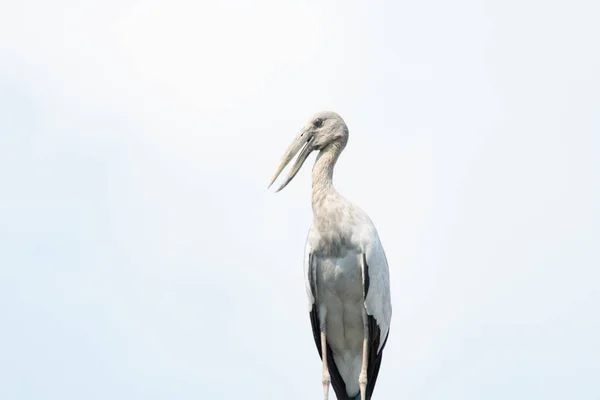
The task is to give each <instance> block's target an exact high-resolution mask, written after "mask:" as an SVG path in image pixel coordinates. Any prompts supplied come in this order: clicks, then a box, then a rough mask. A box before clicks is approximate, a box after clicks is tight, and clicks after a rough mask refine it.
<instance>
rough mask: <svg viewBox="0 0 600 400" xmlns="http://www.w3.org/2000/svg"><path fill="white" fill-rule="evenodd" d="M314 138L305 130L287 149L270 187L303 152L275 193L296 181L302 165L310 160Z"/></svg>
mask: <svg viewBox="0 0 600 400" xmlns="http://www.w3.org/2000/svg"><path fill="white" fill-rule="evenodd" d="M312 138H313V137H312V136H311V135H309V132H307V131H306V130H304V129H303V130H302V132H300V134H299V135H298V136H297V137H296V139H295V140H294V141H293V142H292V144H291V145H290V147H289V148H288V149H287V151H286V152H285V154H284V155H283V157H282V158H281V163H280V164H279V167H278V168H277V171H275V174H274V175H273V177H272V178H271V182H270V183H269V187H271V185H273V182H275V180H276V179H277V177H278V176H279V174H281V171H283V169H284V168H285V167H286V165H288V164H289V163H290V161H292V159H293V158H294V156H295V155H296V154H297V153H298V152H299V151H300V149H302V151H301V152H300V155H299V156H298V158H297V159H296V162H295V163H294V166H293V167H292V169H291V170H290V172H289V174H288V176H287V177H286V178H285V181H284V182H283V183H282V184H281V186H279V189H277V190H276V191H275V193H277V192H279V191H280V190H282V189H283V188H284V187H286V186H287V185H288V183H290V182H291V181H292V179H294V177H295V176H296V174H297V173H298V171H300V168H301V167H302V164H304V161H306V159H307V158H308V156H309V155H310V153H311V152H312V151H313V148H312V146H311V143H312ZM302 146H304V148H302Z"/></svg>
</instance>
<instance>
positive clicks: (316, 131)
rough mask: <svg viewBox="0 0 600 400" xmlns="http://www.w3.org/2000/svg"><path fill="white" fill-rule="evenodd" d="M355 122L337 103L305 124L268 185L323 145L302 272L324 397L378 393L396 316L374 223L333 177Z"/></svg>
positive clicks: (364, 397) (364, 398) (342, 399)
mask: <svg viewBox="0 0 600 400" xmlns="http://www.w3.org/2000/svg"><path fill="white" fill-rule="evenodd" d="M348 136H349V130H348V126H347V125H346V123H345V121H344V120H343V119H342V117H341V116H340V115H339V114H337V113H335V112H333V111H322V112H318V113H316V114H315V115H313V116H312V118H310V120H309V121H308V122H307V123H306V124H304V126H303V127H302V129H300V132H299V133H298V134H297V136H296V138H295V139H294V141H293V142H292V143H291V145H290V146H289V147H288V149H287V151H286V152H285V153H284V155H283V157H282V159H281V162H280V164H279V167H278V168H277V170H276V172H275V174H274V175H273V177H272V178H271V181H270V183H269V188H270V187H271V186H272V185H273V183H274V182H275V181H276V180H277V178H278V177H279V175H280V174H281V172H282V171H283V169H284V168H285V167H286V166H287V165H288V164H290V161H292V159H293V158H294V156H296V155H297V154H298V153H299V154H298V157H297V158H296V161H295V163H294V164H293V166H292V167H291V169H290V170H289V173H288V175H287V177H286V178H285V180H284V181H283V182H282V183H281V185H280V186H279V188H278V189H277V190H276V192H275V193H277V192H279V191H281V190H282V189H284V188H285V187H286V186H287V185H288V184H289V183H290V182H291V180H292V179H294V177H295V176H296V174H297V173H298V171H299V170H300V169H301V167H302V165H303V164H304V162H305V161H306V159H307V158H308V156H309V155H310V154H311V153H312V152H313V151H317V152H318V155H317V157H316V160H315V163H314V166H313V169H312V211H313V213H312V215H313V218H312V224H311V226H310V229H309V232H308V236H307V239H306V244H305V249H304V268H303V274H304V280H305V288H306V295H307V297H308V311H309V318H310V323H311V327H312V332H313V337H314V341H315V345H316V347H317V351H318V353H319V356H320V358H321V362H322V368H323V369H322V380H321V381H322V384H323V396H324V399H325V400H328V397H329V387H330V384H331V386H332V387H333V390H334V392H335V395H336V397H337V399H338V400H369V399H371V397H372V395H373V390H374V388H375V383H376V381H377V376H378V374H379V368H380V365H381V360H382V356H383V350H384V348H385V345H386V343H387V339H388V334H389V330H390V323H391V317H392V304H391V297H390V278H389V268H388V263H387V258H386V255H385V252H384V250H383V245H382V243H381V240H380V238H379V234H378V232H377V229H376V228H375V225H374V224H373V222H372V221H371V219H370V218H369V216H368V215H367V214H366V213H365V212H364V211H363V210H362V209H360V208H359V207H358V206H356V205H355V204H353V203H352V202H350V201H349V200H347V199H345V198H344V197H343V196H342V195H340V194H339V193H338V191H337V190H336V189H335V187H334V185H333V172H334V167H335V164H336V162H337V160H338V158H339V156H340V154H341V153H342V151H343V150H344V148H345V147H346V144H347V143H348Z"/></svg>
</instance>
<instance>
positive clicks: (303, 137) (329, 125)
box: [269, 111, 348, 192]
mask: <svg viewBox="0 0 600 400" xmlns="http://www.w3.org/2000/svg"><path fill="white" fill-rule="evenodd" d="M347 142H348V127H347V126H346V123H345V122H344V120H343V119H342V117H340V116H339V115H338V114H336V113H334V112H332V111H323V112H320V113H317V114H315V115H314V116H313V117H312V118H311V119H310V120H309V121H308V122H307V123H306V124H305V125H304V127H303V128H302V129H301V130H300V132H299V133H298V135H297V136H296V139H294V141H293V142H292V144H291V145H290V147H289V148H288V149H287V151H286V152H285V154H284V155H283V157H282V158H281V163H280V164H279V167H278V168H277V171H275V174H274V175H273V177H272V178H271V182H270V183H269V187H271V185H272V184H273V182H275V179H277V177H278V176H279V174H281V171H283V169H284V168H285V167H286V165H288V164H289V163H290V161H292V159H293V158H294V156H295V155H296V154H298V152H300V154H299V155H298V158H297V159H296V162H295V163H294V166H293V167H292V169H291V170H290V172H289V174H288V176H287V178H286V179H285V181H284V182H283V183H282V184H281V186H280V187H279V189H277V192H279V191H280V190H282V189H283V188H284V187H286V186H287V185H288V183H290V182H291V180H292V179H294V177H295V176H296V174H297V173H298V171H300V168H301V167H302V164H304V161H306V159H307V158H308V156H309V155H310V153H312V152H313V151H314V150H319V151H326V150H327V149H328V148H332V147H333V146H336V147H337V148H338V151H341V150H342V149H343V148H344V147H345V146H346V143H347ZM300 150H302V151H300Z"/></svg>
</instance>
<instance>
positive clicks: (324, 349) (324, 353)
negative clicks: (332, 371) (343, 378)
mask: <svg viewBox="0 0 600 400" xmlns="http://www.w3.org/2000/svg"><path fill="white" fill-rule="evenodd" d="M321 355H322V357H323V396H324V398H325V400H328V399H329V382H331V379H330V377H329V369H328V368H327V338H326V337H325V329H323V330H321Z"/></svg>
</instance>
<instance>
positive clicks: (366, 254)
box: [363, 229, 392, 351]
mask: <svg viewBox="0 0 600 400" xmlns="http://www.w3.org/2000/svg"><path fill="white" fill-rule="evenodd" d="M363 265H364V268H365V273H366V277H367V278H368V279H366V280H367V281H368V282H367V283H368V287H366V288H365V289H366V292H367V293H366V298H365V307H366V309H367V314H369V315H370V316H372V317H373V318H375V321H376V323H377V326H378V327H379V329H380V330H381V334H380V337H379V347H378V348H377V351H381V350H382V349H383V345H384V343H385V339H386V338H387V335H388V332H389V329H390V322H391V319H392V303H391V298H390V273H389V268H388V263H387V259H386V256H385V251H384V250H383V246H382V245H381V241H380V240H379V236H378V235H377V231H376V230H374V229H373V231H372V233H371V234H370V238H369V240H368V242H367V243H366V245H365V246H364V249H363Z"/></svg>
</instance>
